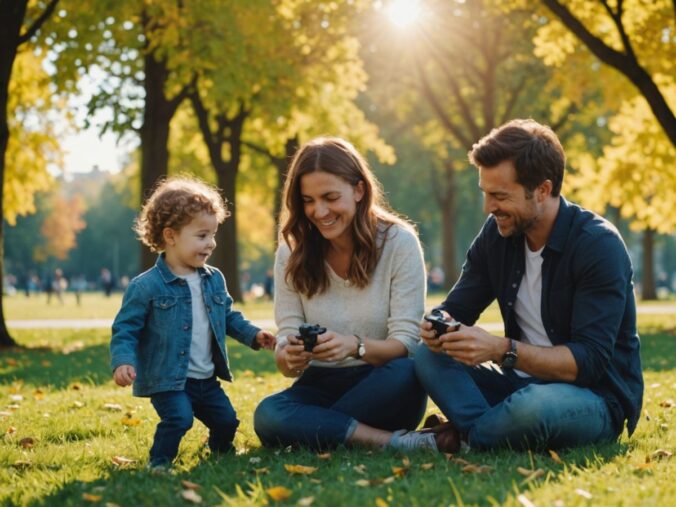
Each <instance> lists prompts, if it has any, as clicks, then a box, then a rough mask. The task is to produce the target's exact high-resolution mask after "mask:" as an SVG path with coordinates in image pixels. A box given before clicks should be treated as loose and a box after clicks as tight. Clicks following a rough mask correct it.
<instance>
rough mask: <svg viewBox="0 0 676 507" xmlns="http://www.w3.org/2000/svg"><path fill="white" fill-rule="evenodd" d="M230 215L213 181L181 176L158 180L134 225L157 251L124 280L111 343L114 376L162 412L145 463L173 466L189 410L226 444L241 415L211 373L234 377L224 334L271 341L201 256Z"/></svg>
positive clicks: (215, 445)
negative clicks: (143, 267) (126, 283)
mask: <svg viewBox="0 0 676 507" xmlns="http://www.w3.org/2000/svg"><path fill="white" fill-rule="evenodd" d="M228 216H229V213H228V211H227V208H226V205H225V202H224V201H223V198H222V197H221V196H220V194H219V193H218V191H217V190H216V189H215V188H213V187H211V186H209V185H207V184H205V183H203V182H201V181H198V180H194V179H189V178H184V177H180V178H170V179H167V180H165V181H163V182H161V183H160V184H159V185H158V186H157V188H156V189H155V191H154V192H153V194H152V195H151V196H150V197H149V198H148V200H147V201H146V203H145V204H144V206H143V208H142V210H141V213H140V216H139V218H138V219H137V221H136V224H135V231H136V233H137V234H138V237H139V239H140V240H141V241H142V242H143V243H144V244H145V245H147V246H148V247H150V249H151V250H152V251H154V252H158V253H159V256H158V258H157V262H156V263H155V266H154V267H153V268H151V269H149V270H148V271H146V272H145V273H143V274H141V275H139V276H137V277H136V278H134V279H133V280H132V281H131V282H130V283H129V287H128V288H127V290H126V292H125V294H124V299H123V301H122V308H120V311H119V313H118V314H117V316H116V317H115V322H114V323H113V335H112V339H111V343H110V351H111V357H112V360H111V366H112V368H113V378H114V380H115V382H116V383H117V384H118V385H120V386H128V385H130V384H133V393H134V395H135V396H145V397H150V401H151V403H152V405H153V407H154V408H155V410H156V411H157V414H158V416H159V417H160V422H159V424H158V425H157V429H156V431H155V439H154V442H153V446H152V448H151V449H150V463H149V466H150V467H151V468H156V467H167V466H170V465H171V462H172V461H173V460H174V458H175V457H176V455H177V453H178V446H179V443H180V441H181V438H182V437H183V435H184V434H185V433H186V432H187V431H188V430H189V429H190V427H191V426H192V424H193V416H194V417H196V418H197V419H199V420H200V421H202V422H203V423H204V424H205V425H206V427H207V428H209V447H210V448H211V451H212V452H214V453H222V452H227V451H230V450H231V449H232V448H233V444H232V442H233V439H234V437H235V431H236V429H237V426H238V425H239V421H238V420H237V416H236V413H235V410H234V408H233V407H232V404H231V403H230V400H229V399H228V397H227V396H226V394H225V392H224V391H223V389H222V388H221V385H220V383H219V381H218V380H217V377H218V378H221V379H224V380H228V381H230V380H232V377H231V375H230V371H229V369H228V358H227V353H226V347H225V335H226V334H227V335H229V336H231V337H233V338H235V339H236V340H238V341H240V342H242V343H244V344H246V345H248V346H250V347H251V348H252V349H254V350H258V349H259V348H260V347H261V346H262V347H264V348H266V349H272V348H274V345H275V337H274V335H272V334H271V333H269V332H267V331H263V330H261V329H259V328H257V327H256V326H254V325H252V324H251V322H249V321H248V320H247V319H245V318H244V316H243V315H242V314H241V313H240V312H238V311H235V310H233V309H232V298H231V297H230V295H229V294H228V291H227V289H226V285H225V279H224V277H223V274H222V273H221V272H220V271H219V270H218V269H217V268H215V267H213V266H209V265H208V264H207V263H206V262H207V259H208V258H209V256H210V255H211V253H212V252H213V250H214V248H215V247H216V241H215V236H216V230H217V229H218V225H219V224H220V223H222V222H223V220H225V218H227V217H228Z"/></svg>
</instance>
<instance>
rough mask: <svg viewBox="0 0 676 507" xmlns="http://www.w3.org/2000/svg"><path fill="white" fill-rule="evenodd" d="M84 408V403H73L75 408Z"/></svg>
mask: <svg viewBox="0 0 676 507" xmlns="http://www.w3.org/2000/svg"><path fill="white" fill-rule="evenodd" d="M82 407H84V403H82V402H81V401H74V402H73V408H82Z"/></svg>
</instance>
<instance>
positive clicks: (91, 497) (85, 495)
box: [82, 493, 103, 502]
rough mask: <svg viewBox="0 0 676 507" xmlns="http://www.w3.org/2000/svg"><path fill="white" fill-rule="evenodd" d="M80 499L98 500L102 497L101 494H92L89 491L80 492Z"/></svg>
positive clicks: (87, 500)
mask: <svg viewBox="0 0 676 507" xmlns="http://www.w3.org/2000/svg"><path fill="white" fill-rule="evenodd" d="M82 499H83V500H84V501H85V502H100V501H101V499H103V497H102V496H101V495H92V494H91V493H82Z"/></svg>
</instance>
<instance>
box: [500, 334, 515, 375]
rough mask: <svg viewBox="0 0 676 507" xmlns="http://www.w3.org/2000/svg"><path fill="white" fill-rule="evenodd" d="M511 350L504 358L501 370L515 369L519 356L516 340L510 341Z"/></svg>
mask: <svg viewBox="0 0 676 507" xmlns="http://www.w3.org/2000/svg"><path fill="white" fill-rule="evenodd" d="M509 344H510V345H509V350H508V351H507V352H505V355H503V356H502V361H501V362H500V368H514V366H515V365H516V360H517V359H518V358H519V355H518V354H517V353H516V340H512V339H510V340H509Z"/></svg>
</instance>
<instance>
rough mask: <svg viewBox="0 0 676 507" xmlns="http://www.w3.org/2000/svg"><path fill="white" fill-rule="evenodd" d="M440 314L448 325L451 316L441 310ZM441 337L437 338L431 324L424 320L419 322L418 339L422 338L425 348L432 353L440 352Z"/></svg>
mask: <svg viewBox="0 0 676 507" xmlns="http://www.w3.org/2000/svg"><path fill="white" fill-rule="evenodd" d="M441 313H442V315H443V316H444V319H445V320H447V321H448V322H449V323H450V321H451V320H453V319H452V318H451V316H450V315H449V314H448V312H445V311H443V310H442V311H441ZM441 336H444V335H441ZM441 336H437V333H436V331H435V330H434V327H433V326H432V323H431V322H428V321H427V320H425V319H423V320H421V321H420V338H422V340H423V342H425V345H427V347H428V348H429V349H430V350H431V351H432V352H442V349H441V345H442V342H441Z"/></svg>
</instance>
